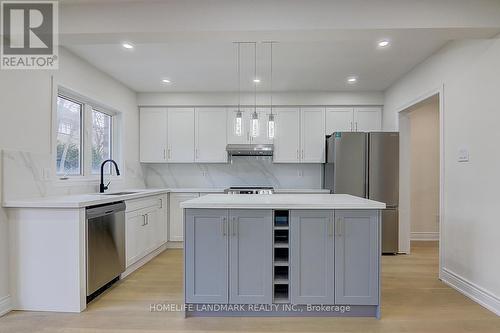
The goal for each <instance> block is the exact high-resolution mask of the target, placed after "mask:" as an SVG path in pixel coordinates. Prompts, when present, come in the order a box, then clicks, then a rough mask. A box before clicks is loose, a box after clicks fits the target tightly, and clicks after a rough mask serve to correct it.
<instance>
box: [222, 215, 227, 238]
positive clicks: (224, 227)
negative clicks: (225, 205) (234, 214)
mask: <svg viewBox="0 0 500 333" xmlns="http://www.w3.org/2000/svg"><path fill="white" fill-rule="evenodd" d="M226 222H227V219H226V218H225V217H223V218H222V223H221V232H222V236H226Z"/></svg>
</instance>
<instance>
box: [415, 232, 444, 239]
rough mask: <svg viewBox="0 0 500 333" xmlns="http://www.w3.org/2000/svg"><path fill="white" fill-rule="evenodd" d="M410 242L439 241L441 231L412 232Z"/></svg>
mask: <svg viewBox="0 0 500 333" xmlns="http://www.w3.org/2000/svg"><path fill="white" fill-rule="evenodd" d="M410 240H414V241H438V240H439V231H436V232H412V233H411V235H410Z"/></svg>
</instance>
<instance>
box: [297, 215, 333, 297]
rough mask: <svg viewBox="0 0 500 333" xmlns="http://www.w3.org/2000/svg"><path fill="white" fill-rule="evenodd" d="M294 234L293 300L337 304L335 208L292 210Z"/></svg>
mask: <svg viewBox="0 0 500 333" xmlns="http://www.w3.org/2000/svg"><path fill="white" fill-rule="evenodd" d="M290 235H291V239H290V265H291V267H290V268H291V276H290V278H291V280H290V292H291V293H290V295H291V302H292V304H334V297H333V291H334V286H333V277H334V275H333V269H334V263H333V260H334V254H333V252H334V245H333V243H334V237H333V211H332V210H293V211H291V218H290Z"/></svg>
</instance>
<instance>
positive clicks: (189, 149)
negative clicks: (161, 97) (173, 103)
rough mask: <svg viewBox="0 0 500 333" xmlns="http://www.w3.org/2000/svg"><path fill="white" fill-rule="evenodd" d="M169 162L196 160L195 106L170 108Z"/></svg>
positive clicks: (168, 131)
mask: <svg viewBox="0 0 500 333" xmlns="http://www.w3.org/2000/svg"><path fill="white" fill-rule="evenodd" d="M167 124H168V126H167V133H168V140H167V141H168V149H167V159H168V162H169V163H192V162H194V108H168V121H167Z"/></svg>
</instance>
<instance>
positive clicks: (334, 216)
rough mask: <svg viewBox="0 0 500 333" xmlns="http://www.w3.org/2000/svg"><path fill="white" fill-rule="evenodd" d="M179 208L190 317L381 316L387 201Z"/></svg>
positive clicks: (198, 202)
mask: <svg viewBox="0 0 500 333" xmlns="http://www.w3.org/2000/svg"><path fill="white" fill-rule="evenodd" d="M181 207H182V208H183V209H184V222H185V223H184V232H185V233H184V235H185V243H184V249H185V251H184V269H185V274H184V301H185V315H186V316H187V317H190V316H368V317H377V318H379V317H380V253H381V248H380V246H381V240H380V236H381V214H380V212H381V210H382V209H384V208H385V204H384V203H381V202H377V201H373V200H368V199H363V198H359V197H354V196H351V195H343V194H313V195H311V194H308V195H300V194H273V195H238V194H237V195H228V194H210V195H206V196H203V197H200V198H196V199H192V200H189V201H185V202H183V203H182V204H181Z"/></svg>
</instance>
